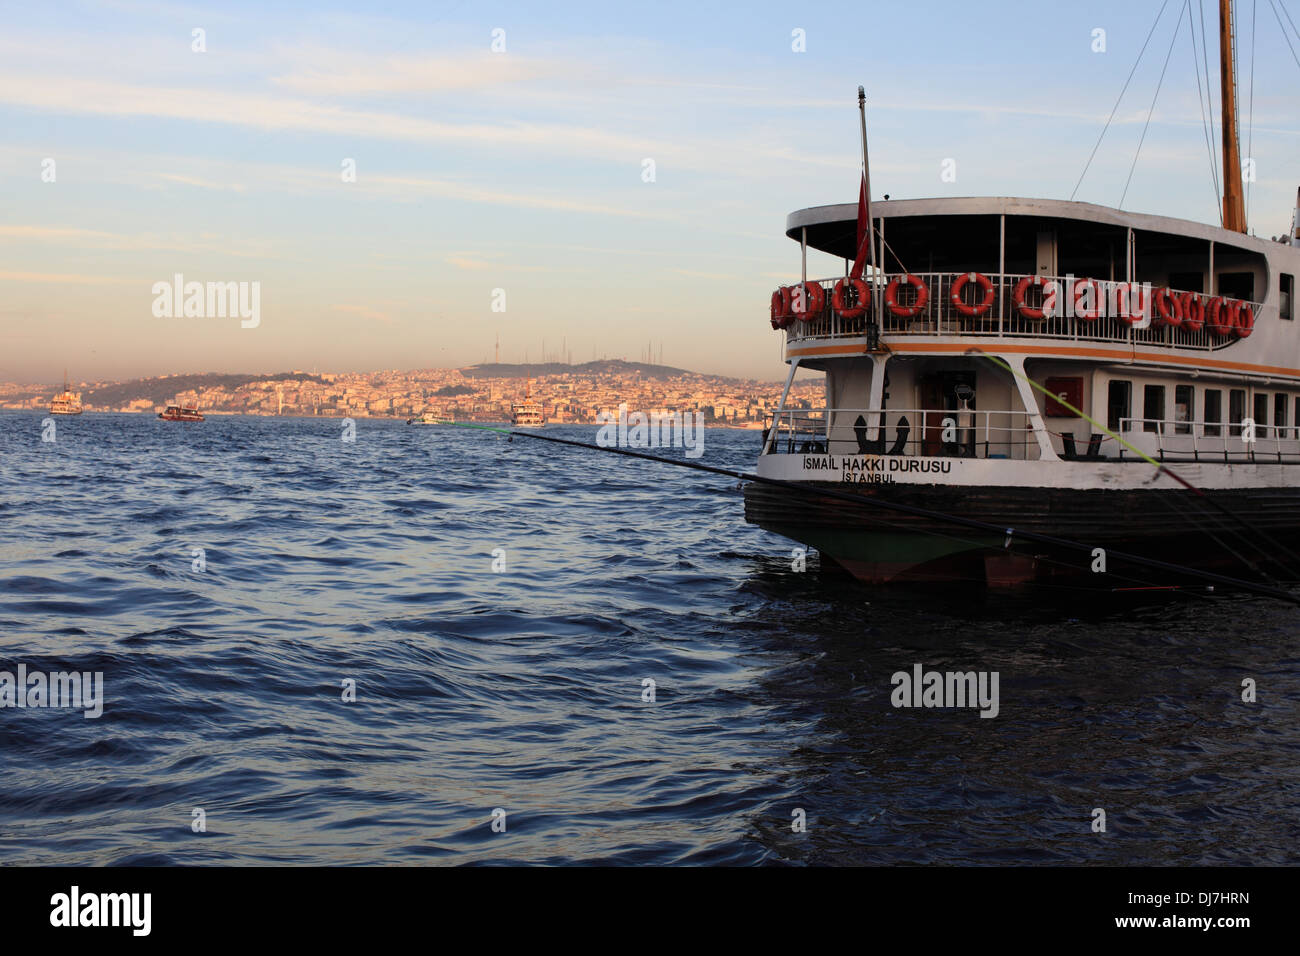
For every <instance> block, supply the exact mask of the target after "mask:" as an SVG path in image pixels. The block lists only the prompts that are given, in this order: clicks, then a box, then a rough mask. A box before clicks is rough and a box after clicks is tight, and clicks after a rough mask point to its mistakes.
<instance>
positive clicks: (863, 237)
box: [849, 173, 871, 278]
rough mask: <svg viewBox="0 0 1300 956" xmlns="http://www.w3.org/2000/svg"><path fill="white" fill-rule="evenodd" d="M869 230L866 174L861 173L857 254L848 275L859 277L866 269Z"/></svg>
mask: <svg viewBox="0 0 1300 956" xmlns="http://www.w3.org/2000/svg"><path fill="white" fill-rule="evenodd" d="M870 232H871V230H870V229H869V228H868V226H867V176H866V173H863V174H862V182H861V184H860V185H859V187H858V256H857V258H856V259H854V260H853V269H852V270H851V271H850V272H849V275H850V276H857V277H858V278H861V277H862V275H863V270H865V269H866V263H867V251H868V249H869V246H868V245H867V242H868V241H869V238H870Z"/></svg>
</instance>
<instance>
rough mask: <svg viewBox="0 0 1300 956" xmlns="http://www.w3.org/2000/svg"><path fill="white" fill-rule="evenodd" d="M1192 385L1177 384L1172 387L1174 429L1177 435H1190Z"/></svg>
mask: <svg viewBox="0 0 1300 956" xmlns="http://www.w3.org/2000/svg"><path fill="white" fill-rule="evenodd" d="M1191 420H1192V386H1190V385H1178V386H1176V387H1175V388H1174V421H1175V422H1176V423H1177V424H1175V425H1174V431H1175V432H1177V433H1178V434H1179V435H1190V434H1191V433H1192V426H1191V425H1189V424H1188V422H1190V421H1191Z"/></svg>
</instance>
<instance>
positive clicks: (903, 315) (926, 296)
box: [885, 273, 930, 319]
mask: <svg viewBox="0 0 1300 956" xmlns="http://www.w3.org/2000/svg"><path fill="white" fill-rule="evenodd" d="M900 282H906V283H907V284H908V285H910V286H911V287H912V288H913V289H915V290H916V302H915V303H913V304H912V305H910V306H907V305H899V304H898V284H899V283H900ZM929 300H930V287H929V286H927V285H926V284H925V282H924V280H922V279H921V277H920V276H914V275H912V274H911V273H908V274H907V275H905V276H903V277H902V278H901V279H898V278H895V279H890V280H889V285H887V286H885V306H886V307H887V308H888V309H889V312H890V314H891V315H895V316H897V317H898V318H900V319H910V318H913V317H915V316H917V315H919V314H920V313H921V310H922V309H924V308H925V304H926V302H928V301H929Z"/></svg>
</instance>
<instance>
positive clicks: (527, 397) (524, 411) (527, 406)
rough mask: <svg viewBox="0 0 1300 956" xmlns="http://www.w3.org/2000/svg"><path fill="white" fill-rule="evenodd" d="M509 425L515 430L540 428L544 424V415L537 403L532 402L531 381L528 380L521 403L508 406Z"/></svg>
mask: <svg viewBox="0 0 1300 956" xmlns="http://www.w3.org/2000/svg"><path fill="white" fill-rule="evenodd" d="M510 424H512V425H514V426H515V427H516V428H541V427H542V426H543V425H545V424H546V413H545V411H544V410H543V408H542V406H541V404H540V403H539V402H534V401H533V380H532V379H531V378H530V379H529V380H528V390H527V391H526V392H525V393H524V400H523V401H522V402H514V403H512V404H511V406H510Z"/></svg>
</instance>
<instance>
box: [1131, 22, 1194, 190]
mask: <svg viewBox="0 0 1300 956" xmlns="http://www.w3.org/2000/svg"><path fill="white" fill-rule="evenodd" d="M1190 4H1191V0H1183V9H1184V10H1186V9H1189V5H1190ZM1182 26H1183V15H1182V13H1181V12H1180V13H1179V14H1178V19H1177V20H1175V21H1174V36H1173V39H1171V40H1170V41H1169V52H1168V53H1166V54H1165V65H1164V66H1162V67H1161V68H1160V79H1159V80H1157V81H1156V92H1155V96H1152V97H1151V108H1150V109H1148V110H1147V121H1146V122H1145V123H1143V124H1142V135H1141V137H1139V138H1138V148H1137V152H1136V153H1134V154H1133V165H1131V166H1130V167H1129V168H1128V179H1126V180H1124V192H1123V193H1122V194H1121V195H1120V197H1119V208H1120V209H1123V208H1124V199H1125V197H1127V196H1128V187H1129V183H1131V182H1133V170H1135V169H1137V164H1138V157H1139V156H1141V155H1142V144H1143V143H1145V142H1146V139H1147V129H1148V127H1150V126H1151V117H1152V116H1154V115H1155V112H1156V100H1157V99H1159V98H1160V87H1162V86H1164V83H1165V71H1166V70H1168V69H1169V58H1170V57H1172V56H1173V55H1174V44H1175V43H1176V42H1177V41H1178V31H1179V30H1180V29H1182Z"/></svg>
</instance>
